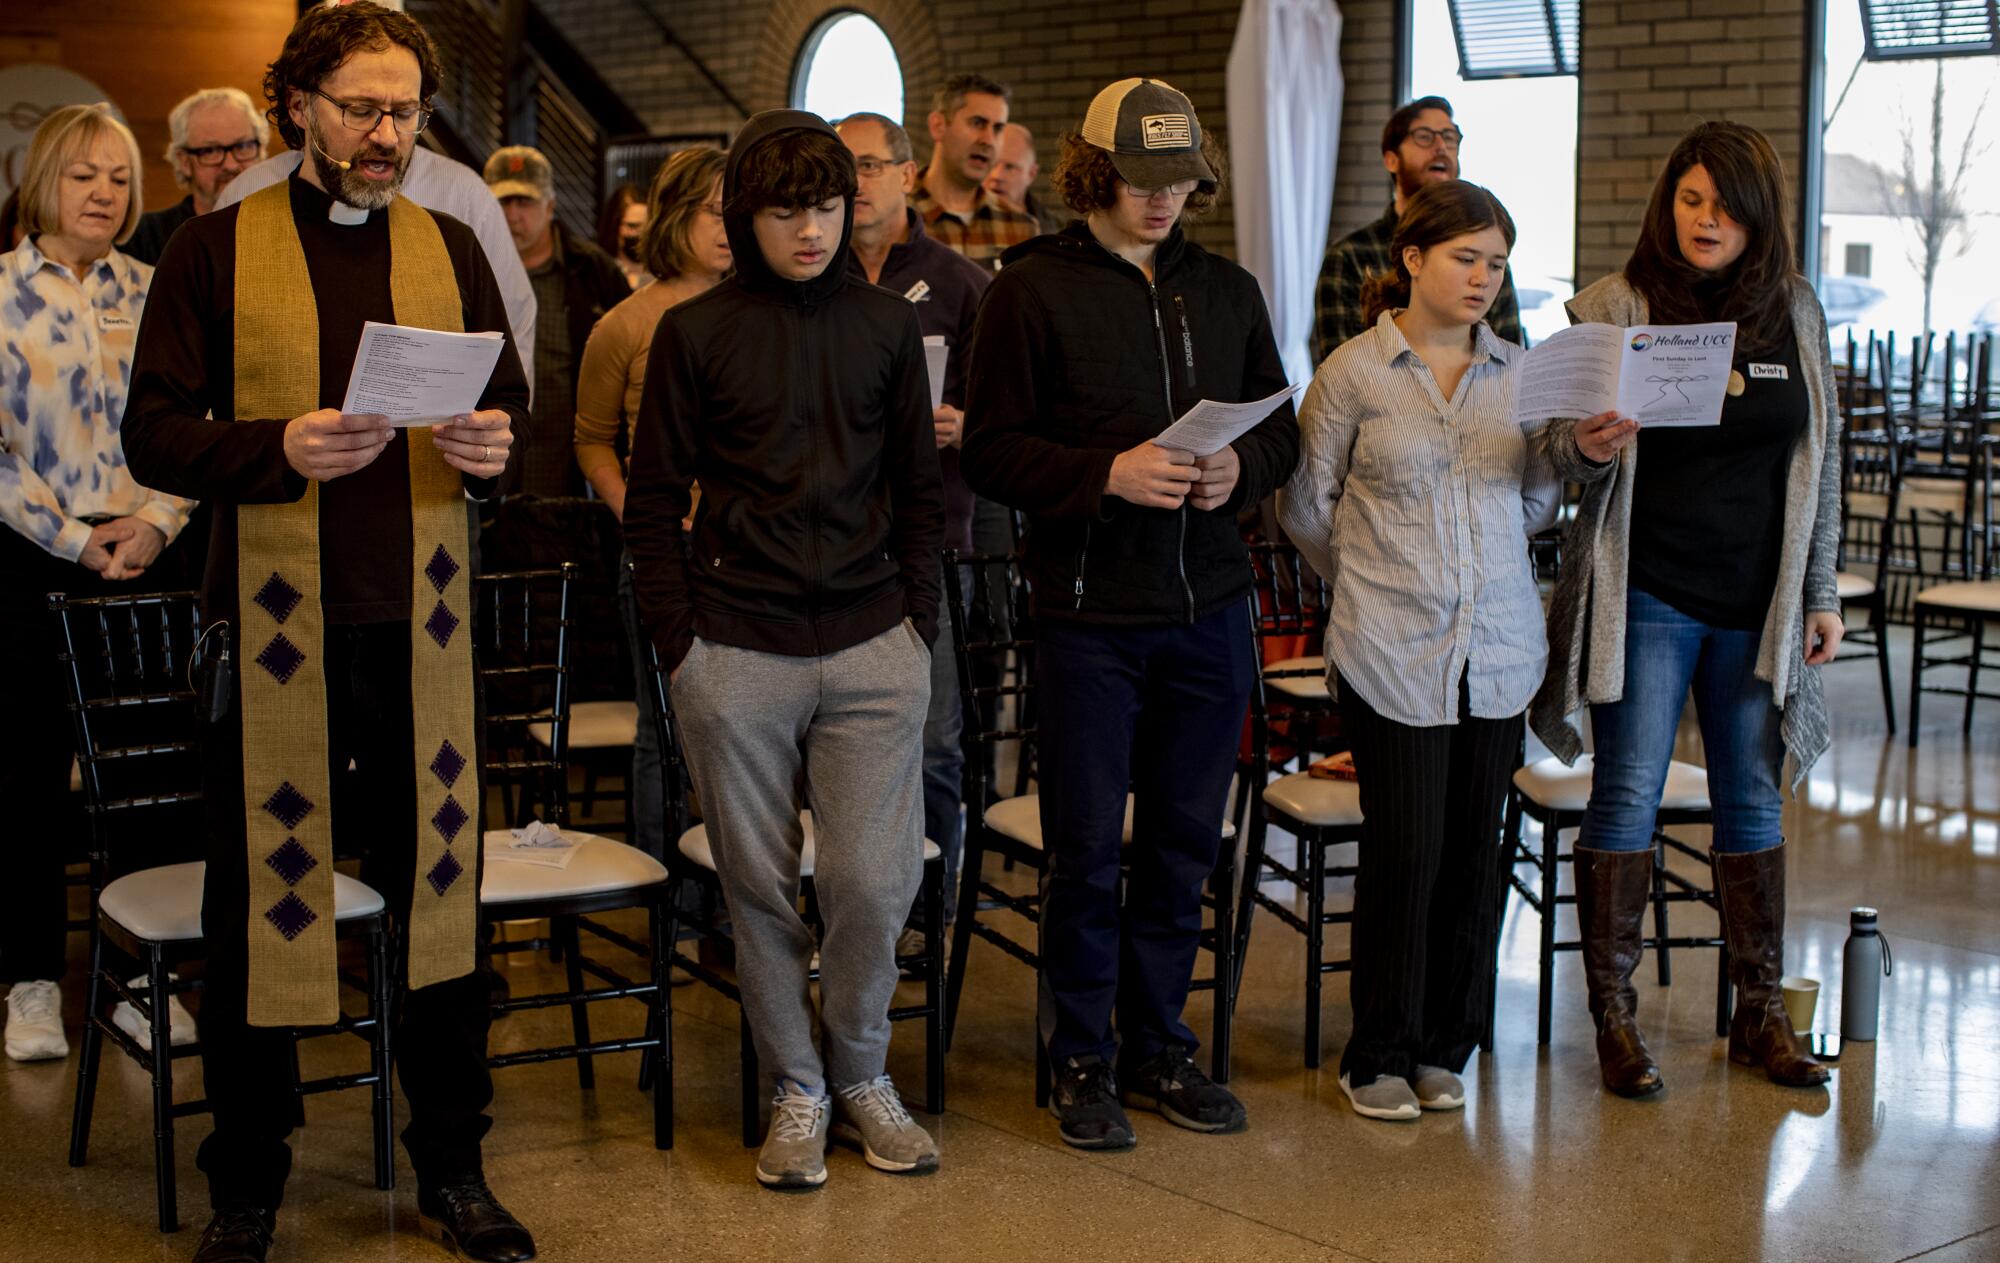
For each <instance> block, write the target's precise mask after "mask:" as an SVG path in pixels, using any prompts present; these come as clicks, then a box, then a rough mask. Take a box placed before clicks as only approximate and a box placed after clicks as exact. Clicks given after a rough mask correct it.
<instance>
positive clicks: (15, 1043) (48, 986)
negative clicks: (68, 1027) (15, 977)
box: [7, 981, 69, 1061]
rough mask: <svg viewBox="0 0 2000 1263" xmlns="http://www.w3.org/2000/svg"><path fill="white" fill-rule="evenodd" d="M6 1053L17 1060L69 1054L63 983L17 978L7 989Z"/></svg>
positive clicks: (43, 1059)
mask: <svg viewBox="0 0 2000 1263" xmlns="http://www.w3.org/2000/svg"><path fill="white" fill-rule="evenodd" d="M7 1055H8V1056H9V1057H12V1058H13V1059H14V1060H16V1061H54V1060H56V1059H58V1058H61V1057H67V1056H69V1037H68V1036H67V1035H64V1034H63V1019H62V987H61V986H59V985H58V984H56V983H54V982H48V981H39V982H17V983H15V984H14V989H13V990H12V991H9V992H8V993H7Z"/></svg>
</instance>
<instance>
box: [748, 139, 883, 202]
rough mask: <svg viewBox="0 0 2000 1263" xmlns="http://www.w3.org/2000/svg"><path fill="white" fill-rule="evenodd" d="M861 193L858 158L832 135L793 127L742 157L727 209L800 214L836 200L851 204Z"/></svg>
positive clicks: (764, 141)
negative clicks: (857, 192) (772, 209)
mask: <svg viewBox="0 0 2000 1263" xmlns="http://www.w3.org/2000/svg"><path fill="white" fill-rule="evenodd" d="M858 187H859V180H858V179H857V177H856V175H855V171H854V153H853V151H852V150H850V149H849V148H848V147H847V146H846V145H845V144H844V143H842V141H841V139H840V137H838V136H836V135H834V134H833V133H832V132H823V131H819V130H817V129H814V128H807V127H794V128H790V129H788V130H786V131H782V132H773V133H772V134H771V135H769V136H766V137H764V139H762V140H760V141H758V142H757V143H756V144H754V145H752V146H750V148H748V149H747V150H745V151H744V152H743V157H742V158H741V159H740V160H739V161H738V162H737V164H736V187H735V188H734V189H733V190H732V191H731V192H730V193H729V194H728V199H729V200H728V203H727V205H726V206H725V207H724V208H723V209H724V212H725V213H726V214H729V215H745V216H748V215H755V214H756V213H757V212H758V211H760V210H763V209H764V208H766V207H768V206H775V207H778V208H779V209H780V210H787V209H790V210H796V209H798V208H800V207H805V206H820V205H824V204H825V203H827V202H830V201H832V200H833V199H834V198H836V197H845V198H849V199H852V198H853V196H854V194H855V190H856V189H857V188H858Z"/></svg>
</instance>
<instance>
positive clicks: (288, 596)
mask: <svg viewBox="0 0 2000 1263" xmlns="http://www.w3.org/2000/svg"><path fill="white" fill-rule="evenodd" d="M250 599H251V600H253V601H255V602H256V603H257V604H258V605H260V606H262V607H263V609H264V612H265V613H266V614H269V615H270V616H271V617H272V618H274V619H276V620H277V621H278V622H279V623H283V622H284V621H285V620H286V619H288V618H290V617H291V616H292V611H293V610H295V609H297V608H298V607H299V602H300V601H302V600H304V599H305V594H304V593H302V592H300V591H299V590H298V589H297V588H295V587H293V586H292V585H291V584H289V583H286V582H285V580H284V576H282V575H280V574H279V573H278V572H277V571H275V570H273V571H272V572H271V577H270V578H268V579H266V580H264V586H263V587H261V588H258V589H257V595H255V596H253V597H251V598H250Z"/></svg>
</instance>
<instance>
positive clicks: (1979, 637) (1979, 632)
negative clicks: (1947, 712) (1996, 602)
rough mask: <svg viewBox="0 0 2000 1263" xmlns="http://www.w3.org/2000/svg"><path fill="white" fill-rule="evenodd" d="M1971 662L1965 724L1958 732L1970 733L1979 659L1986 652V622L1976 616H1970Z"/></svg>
mask: <svg viewBox="0 0 2000 1263" xmlns="http://www.w3.org/2000/svg"><path fill="white" fill-rule="evenodd" d="M1970 621H1971V623H1972V661H1971V663H1970V665H1969V666H1968V667H1967V669H1966V673H1965V723H1964V724H1963V725H1962V726H1961V727H1960V728H1959V731H1960V732H1963V733H1967V734H1970V733H1971V732H1972V707H1973V704H1974V703H1976V702H1978V700H1979V658H1980V655H1981V654H1983V653H1985V652H1986V620H1985V619H1983V618H1981V617H1979V616H1978V615H1977V614H1974V615H1972V616H1971V620H1970Z"/></svg>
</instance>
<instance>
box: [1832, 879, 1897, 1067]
mask: <svg viewBox="0 0 2000 1263" xmlns="http://www.w3.org/2000/svg"><path fill="white" fill-rule="evenodd" d="M1847 924H1848V930H1847V949H1846V951H1845V952H1843V953H1842V957H1841V964H1840V1037H1841V1038H1842V1039H1855V1040H1861V1041H1864V1042H1867V1041H1872V1040H1873V1039H1874V1038H1875V1028H1876V1025H1877V1022H1878V1019H1879V1018H1880V1016H1881V1005H1882V980H1883V979H1884V978H1886V977H1888V976H1889V973H1890V971H1891V970H1892V969H1893V968H1894V960H1893V958H1892V957H1891V956H1890V954H1889V940H1887V939H1885V938H1883V937H1882V931H1881V929H1880V928H1879V927H1878V926H1877V925H1876V923H1875V909H1873V908H1854V909H1851V910H1850V911H1849V912H1848V914H1847Z"/></svg>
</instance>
